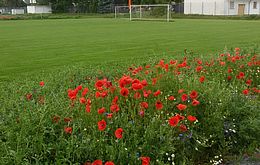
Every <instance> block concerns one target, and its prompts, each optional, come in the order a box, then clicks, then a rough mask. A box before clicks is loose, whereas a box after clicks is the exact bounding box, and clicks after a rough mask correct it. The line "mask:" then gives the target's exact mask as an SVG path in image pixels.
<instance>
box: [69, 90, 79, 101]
mask: <svg viewBox="0 0 260 165" xmlns="http://www.w3.org/2000/svg"><path fill="white" fill-rule="evenodd" d="M77 94H78V91H77V90H72V89H69V90H68V96H69V98H70V99H71V100H75V99H76V98H77Z"/></svg>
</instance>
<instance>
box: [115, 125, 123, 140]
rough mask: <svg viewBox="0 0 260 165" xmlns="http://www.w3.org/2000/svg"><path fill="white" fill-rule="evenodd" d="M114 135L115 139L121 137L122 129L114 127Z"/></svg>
mask: <svg viewBox="0 0 260 165" xmlns="http://www.w3.org/2000/svg"><path fill="white" fill-rule="evenodd" d="M115 136H116V138H117V139H121V138H122V137H123V129H122V128H118V129H116V131H115Z"/></svg>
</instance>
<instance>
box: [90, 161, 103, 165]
mask: <svg viewBox="0 0 260 165" xmlns="http://www.w3.org/2000/svg"><path fill="white" fill-rule="evenodd" d="M102 164H103V163H102V160H95V161H94V162H93V163H92V165H102Z"/></svg>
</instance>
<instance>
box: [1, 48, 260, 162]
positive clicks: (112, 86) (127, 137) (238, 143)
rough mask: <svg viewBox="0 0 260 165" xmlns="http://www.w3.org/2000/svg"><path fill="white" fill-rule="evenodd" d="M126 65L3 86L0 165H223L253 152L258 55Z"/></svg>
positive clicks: (258, 140)
mask: <svg viewBox="0 0 260 165" xmlns="http://www.w3.org/2000/svg"><path fill="white" fill-rule="evenodd" d="M130 61H131V60H130ZM130 61H128V65H125V64H124V65H123V64H122V65H120V64H115V63H110V64H111V65H106V66H103V65H102V66H95V67H93V66H92V67H90V66H89V67H88V69H86V68H81V69H79V68H73V67H72V68H70V69H67V70H62V71H60V72H57V73H55V74H54V73H53V74H50V75H47V74H46V75H45V76H42V75H38V76H36V78H34V79H32V78H30V77H26V76H25V77H24V78H23V79H20V80H19V81H17V82H15V83H10V84H4V85H3V86H2V87H1V90H2V92H1V93H2V94H1V95H0V101H1V109H2V110H1V114H0V125H1V132H0V142H1V143H0V153H1V157H2V158H1V160H0V161H1V162H0V164H84V165H126V164H130V165H139V164H140V165H141V164H142V165H149V164H150V165H155V164H158V165H174V164H177V165H182V164H187V165H193V164H194V165H195V164H225V163H226V162H228V161H229V159H230V156H234V155H242V154H245V153H247V154H249V155H250V154H253V153H254V152H255V151H256V149H259V144H260V127H259V125H260V108H259V93H260V89H259V72H260V68H259V65H260V60H259V52H258V51H256V50H251V49H240V48H235V49H231V50H225V51H223V52H221V53H218V54H217V55H215V56H212V57H203V56H198V55H197V56H194V55H193V54H192V52H189V51H185V52H184V53H183V55H182V56H178V57H175V56H167V58H163V59H161V58H153V59H142V60H139V61H138V62H136V61H135V60H132V61H131V62H132V63H129V62H130Z"/></svg>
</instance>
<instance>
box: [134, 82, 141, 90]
mask: <svg viewBox="0 0 260 165" xmlns="http://www.w3.org/2000/svg"><path fill="white" fill-rule="evenodd" d="M132 88H133V90H135V91H136V90H140V89H142V88H143V85H142V84H141V83H133V84H132Z"/></svg>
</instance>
